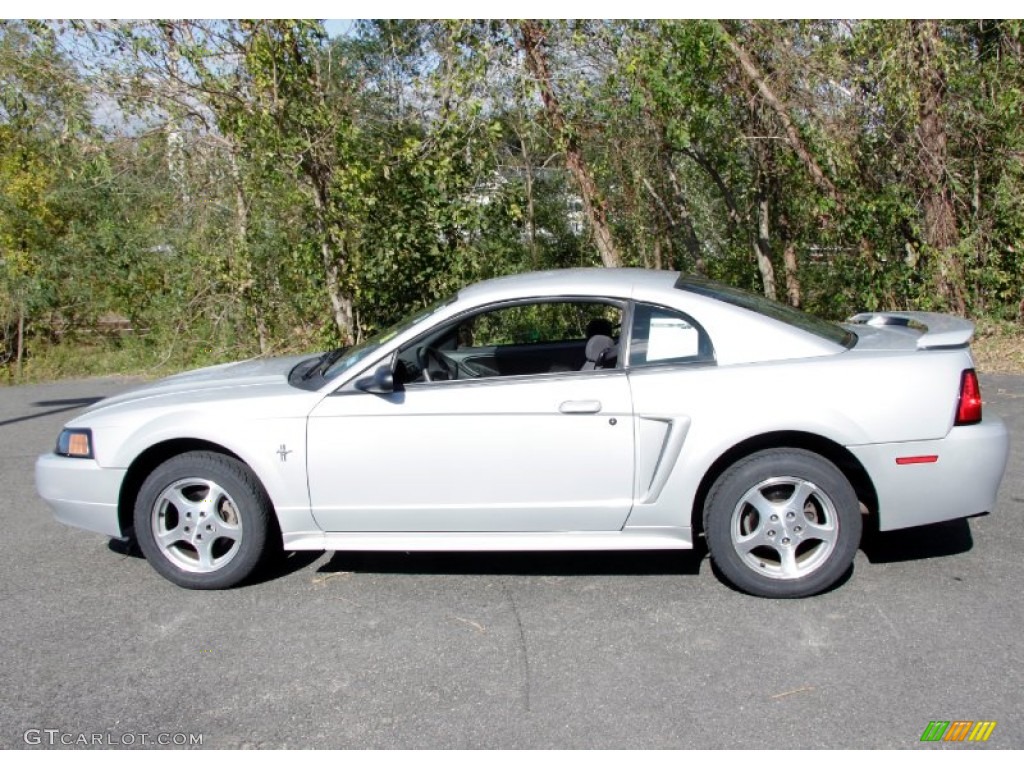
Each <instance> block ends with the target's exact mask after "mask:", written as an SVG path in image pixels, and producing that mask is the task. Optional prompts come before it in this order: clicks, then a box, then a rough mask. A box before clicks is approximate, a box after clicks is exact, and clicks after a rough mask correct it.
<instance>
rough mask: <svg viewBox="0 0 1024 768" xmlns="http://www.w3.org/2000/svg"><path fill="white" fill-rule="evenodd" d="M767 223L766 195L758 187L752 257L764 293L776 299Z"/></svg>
mask: <svg viewBox="0 0 1024 768" xmlns="http://www.w3.org/2000/svg"><path fill="white" fill-rule="evenodd" d="M768 223H769V219H768V197H767V196H766V195H765V194H764V192H763V190H762V189H760V187H759V188H758V192H757V237H755V238H754V258H755V259H757V269H758V271H759V272H760V273H761V282H762V284H763V285H764V295H765V296H767V297H768V298H769V299H776V298H777V297H778V294H777V293H776V290H775V267H774V266H772V259H771V250H770V249H769V239H768V238H769V235H770V231H769V227H768Z"/></svg>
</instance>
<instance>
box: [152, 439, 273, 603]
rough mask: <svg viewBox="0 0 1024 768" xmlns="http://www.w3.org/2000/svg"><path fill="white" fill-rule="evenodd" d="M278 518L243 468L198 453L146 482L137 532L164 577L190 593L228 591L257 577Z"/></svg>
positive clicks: (219, 456) (174, 460) (160, 469)
mask: <svg viewBox="0 0 1024 768" xmlns="http://www.w3.org/2000/svg"><path fill="white" fill-rule="evenodd" d="M273 514H274V512H273V507H272V506H271V504H270V500H269V498H267V494H266V492H265V491H264V490H263V487H262V486H261V485H260V482H259V480H257V479H256V476H255V475H253V473H252V471H251V470H250V469H249V468H248V467H247V466H246V465H245V464H243V463H242V462H240V461H238V460H237V459H234V458H232V457H230V456H224V455H222V454H219V453H211V452H208V451H193V452H190V453H183V454H181V455H180V456H175V457H174V458H171V459H168V460H167V461H165V462H164V463H163V464H161V465H160V466H159V467H157V468H156V469H155V470H153V472H152V474H150V475H149V477H147V478H146V480H145V482H143V484H142V488H141V489H140V490H139V495H138V498H137V499H136V501H135V515H134V518H135V535H136V537H137V540H138V542H139V547H140V548H141V549H142V553H143V554H144V555H145V556H146V559H147V560H148V561H149V563H150V565H152V566H153V568H154V569H155V570H156V571H157V573H159V574H160V575H161V576H163V577H164V578H166V579H167V580H169V581H172V582H174V583H175V584H177V585H178V586H181V587H186V588H188V589H226V588H228V587H234V586H236V585H238V584H240V583H241V582H243V581H244V580H245V579H247V578H248V577H249V576H250V575H252V573H253V572H254V571H255V570H256V568H257V567H258V566H259V565H260V563H261V562H262V561H263V559H264V556H265V555H266V554H267V552H268V551H270V550H271V549H272V548H271V547H269V546H268V532H269V531H270V530H271V520H272V516H273Z"/></svg>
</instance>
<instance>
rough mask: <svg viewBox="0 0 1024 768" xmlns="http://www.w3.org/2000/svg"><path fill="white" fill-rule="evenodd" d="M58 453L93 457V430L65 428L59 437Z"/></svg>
mask: <svg viewBox="0 0 1024 768" xmlns="http://www.w3.org/2000/svg"><path fill="white" fill-rule="evenodd" d="M56 453H58V454H59V455H61V456H71V457H73V458H76V459H91V458H92V430H91V429H65V430H64V431H62V432H61V433H60V437H58V438H57V449H56Z"/></svg>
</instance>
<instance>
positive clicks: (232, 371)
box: [83, 355, 311, 415]
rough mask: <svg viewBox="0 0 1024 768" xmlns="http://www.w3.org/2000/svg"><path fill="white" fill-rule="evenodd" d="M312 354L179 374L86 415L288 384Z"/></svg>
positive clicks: (112, 399) (107, 401) (109, 401)
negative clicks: (145, 402) (146, 402)
mask: <svg viewBox="0 0 1024 768" xmlns="http://www.w3.org/2000/svg"><path fill="white" fill-rule="evenodd" d="M310 357H311V356H310V355H290V356H288V357H275V358H269V359H259V358H254V359H251V360H242V361H241V362H237V363H224V364H222V365H213V366H210V367H208V368H199V369H197V370H194V371H187V372H185V373H179V374H176V375H174V376H168V377H167V378H165V379H160V380H159V381H154V382H153V383H152V384H146V385H144V386H141V387H137V388H135V389H133V390H130V391H128V392H124V393H122V394H120V395H114V396H113V397H108V398H107V399H105V400H101V401H100V402H98V403H96V405H94V406H93V407H92V408H90V409H89V410H87V411H86V412H85V414H83V415H86V414H92V413H95V412H97V411H100V410H105V409H107V408H112V407H113V406H119V405H126V404H128V403H136V402H140V401H143V400H153V399H156V398H160V399H166V398H170V397H172V396H173V397H176V398H180V399H182V400H196V399H203V400H208V399H217V398H218V397H220V396H223V397H232V398H233V397H237V396H238V395H239V393H240V392H242V391H244V392H246V393H247V394H250V393H252V389H253V388H256V389H264V390H265V389H272V388H277V387H288V386H289V385H288V372H289V371H291V370H292V368H294V367H295V366H296V365H297V364H298V363H300V362H301V361H303V360H308V359H309V358H310Z"/></svg>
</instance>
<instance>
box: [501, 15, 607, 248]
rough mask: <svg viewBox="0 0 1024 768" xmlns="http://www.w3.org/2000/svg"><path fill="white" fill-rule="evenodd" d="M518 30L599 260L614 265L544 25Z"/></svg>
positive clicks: (603, 211)
mask: <svg viewBox="0 0 1024 768" xmlns="http://www.w3.org/2000/svg"><path fill="white" fill-rule="evenodd" d="M519 31H520V38H519V39H520V43H521V45H522V50H523V55H524V57H525V59H526V68H527V69H528V70H529V72H530V74H531V75H532V76H533V77H534V79H535V80H536V81H537V85H538V87H539V88H540V95H541V99H542V100H543V102H544V112H545V114H546V116H547V119H548V122H549V123H550V124H551V128H552V132H553V133H554V135H555V137H556V139H557V140H558V142H559V143H560V144H561V146H562V148H563V150H564V151H565V165H566V167H567V168H568V169H569V173H571V174H572V176H573V178H574V179H575V180H576V184H577V185H578V186H579V189H580V196H581V197H582V198H583V212H584V215H585V216H586V217H587V222H588V223H589V224H590V228H591V230H592V231H593V233H594V240H595V241H596V243H597V250H598V252H599V253H600V254H601V262H602V263H603V264H604V265H605V266H606V267H618V266H620V265H621V264H622V259H621V258H620V257H619V252H618V249H616V247H615V241H614V239H613V238H612V231H611V228H610V227H609V226H608V210H607V206H606V205H605V202H604V200H603V198H602V197H601V194H600V192H599V191H598V189H597V183H596V182H595V181H594V177H593V175H592V174H591V172H590V168H589V167H588V166H587V162H586V160H585V159H584V157H583V152H582V151H581V150H580V145H579V139H578V137H577V136H576V133H575V131H573V130H572V129H571V128H570V126H569V125H568V123H567V122H566V119H565V113H564V112H563V111H562V106H561V104H560V103H559V101H558V97H557V96H556V95H555V89H554V85H553V83H552V81H551V72H550V70H549V68H548V58H547V54H546V53H545V51H544V40H545V37H546V34H545V32H544V28H543V27H542V26H541V24H540V23H539V22H538V21H536V20H532V19H530V20H526V21H522V22H520V23H519Z"/></svg>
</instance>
